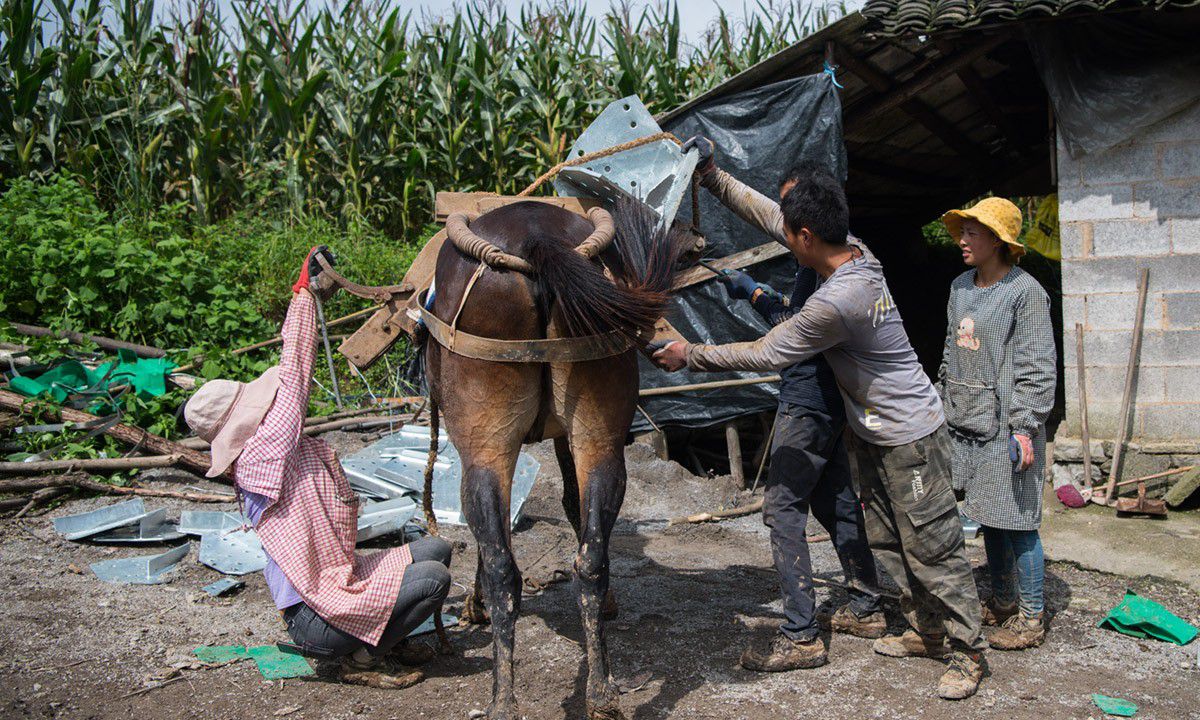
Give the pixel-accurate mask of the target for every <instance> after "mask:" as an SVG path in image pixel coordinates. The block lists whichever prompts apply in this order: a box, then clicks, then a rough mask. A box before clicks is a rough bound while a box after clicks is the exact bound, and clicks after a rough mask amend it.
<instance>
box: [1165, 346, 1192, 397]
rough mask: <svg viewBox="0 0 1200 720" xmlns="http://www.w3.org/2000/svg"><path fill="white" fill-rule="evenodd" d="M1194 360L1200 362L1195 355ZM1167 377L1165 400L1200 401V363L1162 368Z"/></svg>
mask: <svg viewBox="0 0 1200 720" xmlns="http://www.w3.org/2000/svg"><path fill="white" fill-rule="evenodd" d="M1193 362H1200V357H1195V358H1194V359H1193ZM1162 371H1163V377H1164V379H1165V381H1166V382H1165V385H1166V388H1165V393H1164V397H1163V401H1164V402H1189V401H1200V365H1191V366H1181V367H1167V368H1162Z"/></svg>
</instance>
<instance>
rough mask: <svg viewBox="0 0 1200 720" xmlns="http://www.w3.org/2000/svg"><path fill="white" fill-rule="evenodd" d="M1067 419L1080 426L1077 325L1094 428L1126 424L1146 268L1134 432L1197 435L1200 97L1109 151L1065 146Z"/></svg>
mask: <svg viewBox="0 0 1200 720" xmlns="http://www.w3.org/2000/svg"><path fill="white" fill-rule="evenodd" d="M1058 199H1059V222H1060V227H1061V234H1062V254H1063V262H1062V287H1063V328H1064V333H1065V337H1064V338H1063V350H1064V365H1065V368H1064V375H1063V377H1062V378H1061V379H1060V381H1061V382H1062V383H1064V390H1065V394H1066V399H1067V407H1066V418H1065V421H1064V423H1063V425H1062V426H1061V427H1060V430H1059V435H1060V436H1064V435H1065V436H1070V437H1078V435H1079V402H1078V400H1079V398H1078V394H1079V393H1078V389H1077V388H1078V379H1077V376H1076V367H1077V363H1076V358H1075V343H1076V341H1075V324H1076V323H1082V324H1083V328H1084V359H1085V361H1086V363H1087V366H1086V374H1087V395H1088V419H1089V424H1090V430H1091V434H1092V437H1093V438H1096V439H1111V438H1115V437H1116V436H1117V432H1118V428H1119V418H1118V415H1119V414H1120V405H1121V394H1122V390H1123V388H1124V383H1125V365H1126V362H1127V360H1128V357H1129V348H1130V343H1131V341H1132V335H1133V324H1134V314H1135V312H1136V309H1137V282H1138V275H1139V272H1140V269H1141V268H1143V267H1146V268H1149V269H1150V284H1149V289H1150V291H1149V297H1148V300H1147V303H1146V316H1145V331H1144V333H1143V336H1142V351H1141V357H1140V363H1139V372H1138V375H1137V385H1136V392H1135V394H1134V400H1135V407H1134V412H1133V422H1132V425H1131V427H1132V437H1133V438H1134V440H1135V441H1141V442H1156V441H1168V440H1179V439H1194V438H1200V103H1195V104H1193V105H1192V106H1191V107H1190V108H1189V109H1186V110H1184V111H1182V112H1179V113H1176V114H1175V115H1173V116H1171V117H1169V118H1167V119H1165V120H1163V121H1162V122H1160V123H1158V124H1156V125H1155V126H1153V127H1151V128H1148V129H1147V130H1145V131H1143V132H1140V133H1139V134H1138V136H1137V137H1135V138H1133V139H1131V140H1129V141H1128V142H1125V143H1123V144H1121V145H1118V146H1116V147H1113V148H1111V149H1109V150H1107V151H1104V152H1101V153H1096V154H1093V155H1084V156H1082V157H1080V158H1077V159H1074V158H1071V157H1070V156H1069V155H1068V154H1067V152H1066V150H1065V149H1064V147H1063V145H1062V143H1061V141H1060V142H1059V147H1058Z"/></svg>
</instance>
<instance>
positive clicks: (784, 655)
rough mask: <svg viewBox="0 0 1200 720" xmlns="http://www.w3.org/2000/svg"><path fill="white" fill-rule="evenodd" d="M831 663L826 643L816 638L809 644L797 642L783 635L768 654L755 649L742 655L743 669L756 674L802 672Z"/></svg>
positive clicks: (772, 645) (775, 640) (773, 641)
mask: <svg viewBox="0 0 1200 720" xmlns="http://www.w3.org/2000/svg"><path fill="white" fill-rule="evenodd" d="M827 662H829V653H827V652H826V650H825V643H823V642H821V638H819V637H815V638H813V639H812V640H809V641H808V642H796V641H795V640H792V639H791V638H789V637H788V636H786V635H784V634H783V633H779V634H778V635H776V636H775V639H774V640H772V641H771V649H770V651H769V652H767V653H766V654H763V653H760V652H757V651H756V650H754V649H753V648H750V649H747V650H746V652H744V653H742V667H744V668H746V669H747V670H754V671H756V672H783V671H785V670H800V669H803V668H815V667H821V666H822V665H824V664H825V663H827Z"/></svg>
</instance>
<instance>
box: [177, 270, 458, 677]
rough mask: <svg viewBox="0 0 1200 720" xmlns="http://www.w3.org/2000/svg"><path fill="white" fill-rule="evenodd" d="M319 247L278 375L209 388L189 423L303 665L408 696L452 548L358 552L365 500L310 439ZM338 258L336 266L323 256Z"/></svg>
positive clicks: (289, 326)
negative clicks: (254, 539)
mask: <svg viewBox="0 0 1200 720" xmlns="http://www.w3.org/2000/svg"><path fill="white" fill-rule="evenodd" d="M319 252H320V253H328V250H326V249H324V248H323V247H322V248H314V249H313V251H312V252H310V253H309V256H308V258H307V259H306V260H305V264H304V267H303V268H302V269H301V273H300V279H299V280H298V281H297V282H296V284H295V285H294V286H293V288H292V290H293V291H294V292H295V295H293V296H292V302H291V305H290V307H289V308H288V314H287V319H286V320H285V321H284V324H283V333H282V334H283V352H282V355H281V357H280V360H279V365H278V366H276V367H273V368H270V369H269V370H267V371H266V372H265V373H263V374H262V376H261V377H259V378H258V379H256V380H253V381H251V382H249V383H239V382H233V381H230V380H212V381H209V382H207V383H205V384H204V385H203V386H202V387H201V388H200V390H198V391H197V392H196V394H195V395H194V396H192V398H191V399H190V400H189V401H188V403H187V405H186V407H185V408H184V416H185V418H186V420H187V423H188V425H189V426H191V428H192V430H194V431H195V432H196V434H197V435H199V436H200V437H201V438H202V439H204V440H206V441H208V442H209V443H211V444H212V468H211V469H210V470H209V472H208V476H209V477H216V476H217V475H220V474H221V473H223V472H225V470H226V469H228V468H229V467H231V466H232V468H233V477H234V480H235V481H236V487H237V491H238V494H239V496H240V497H241V498H242V499H243V500H244V504H245V512H246V515H247V516H248V517H249V518H250V520H251V522H252V523H253V524H254V528H255V531H256V532H257V533H258V537H259V539H260V540H261V541H262V545H263V549H264V550H265V551H266V554H267V567H266V568H265V569H264V571H263V574H264V576H265V578H266V581H267V586H268V587H269V588H270V591H271V597H272V599H273V600H274V601H275V606H276V607H277V608H279V610H280V612H281V613H282V615H283V617H284V620H285V621H286V622H287V627H288V633H289V634H290V635H291V637H292V639H293V640H294V641H295V642H296V644H297V645H299V646H300V647H301V648H302V649H303V650H304V651H305V653H306V654H310V655H313V656H315V657H320V658H326V659H338V660H340V662H341V666H342V668H341V677H342V679H343V680H345V681H346V682H352V683H356V684H365V685H371V686H374V687H390V688H397V687H406V686H408V685H412V684H415V683H417V682H419V681H420V680H421V679H422V677H423V676H422V674H421V673H420V671H417V670H411V669H404V668H401V667H399V665H400V664H401V663H403V664H409V665H411V664H416V663H418V662H420V661H424V660H428V659H429V656H430V655H431V654H432V653H431V652H430V651H429V649H428V648H425V651H426V652H424V653H422V652H420V649H421V648H420V646H414V647H411V648H406V647H402V645H401V642H402V641H403V640H404V638H405V637H407V636H408V634H409V633H410V632H412V630H413V629H415V628H416V627H417V626H418V625H420V624H421V623H422V622H424V621H425V620H426V619H427V618H429V617H430V616H431V615H432V614H433V613H434V612H435V611H436V610H437V609H438V608H440V607H441V604H442V601H443V600H445V598H446V594H447V593H448V592H449V590H450V572H449V570H448V567H449V565H450V546H449V545H448V544H447V543H446V542H445V541H443V540H440V539H438V538H423V539H421V540H418V541H416V542H413V543H409V544H408V545H404V546H401V547H398V548H392V549H389V550H383V551H380V552H376V553H373V554H370V555H360V554H357V553H355V551H354V545H355V541H356V539H357V534H358V530H357V523H358V497H357V496H356V495H355V494H354V491H353V490H351V489H350V485H349V483H347V481H346V475H345V473H344V472H343V471H342V468H341V465H340V463H339V462H338V460H337V456H336V455H335V454H334V451H333V449H332V448H331V447H329V445H328V444H326V443H325V442H324V441H322V440H319V439H317V438H312V437H308V436H306V435H305V434H304V432H303V430H304V419H305V416H306V415H307V411H308V392H309V385H310V384H311V382H312V375H313V361H314V357H315V353H316V300H315V299H314V296H313V293H319V294H320V295H321V296H322V297H325V296H327V295H328V294H329V293H330V292H331V290H330V289H329V287H328V284H327V283H325V282H323V281H322V278H321V276H320V275H319V270H320V265H319V264H318V263H317V262H316V254H317V253H319ZM327 257H330V258H331V256H327Z"/></svg>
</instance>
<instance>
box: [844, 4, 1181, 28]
mask: <svg viewBox="0 0 1200 720" xmlns="http://www.w3.org/2000/svg"><path fill="white" fill-rule="evenodd" d="M1197 6H1200V0H868V1H867V4H866V5H865V6H864V7H863V10H862V14H863V16H864V17H866V18H867V19H868V20H871V21H872V22H873V24H874V25H875V27H874V28H873V30H874V31H875V32H878V33H880V34H882V35H906V34H916V35H926V34H932V33H935V32H938V31H946V30H964V29H967V28H972V27H977V26H980V25H991V24H996V23H1004V22H1012V21H1015V20H1031V19H1036V18H1042V17H1050V16H1056V15H1068V14H1084V13H1089V12H1108V11H1113V10H1137V9H1155V10H1162V9H1170V8H1190V7H1197Z"/></svg>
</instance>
